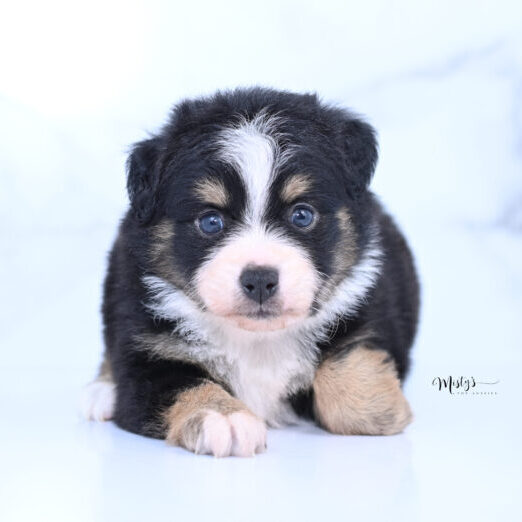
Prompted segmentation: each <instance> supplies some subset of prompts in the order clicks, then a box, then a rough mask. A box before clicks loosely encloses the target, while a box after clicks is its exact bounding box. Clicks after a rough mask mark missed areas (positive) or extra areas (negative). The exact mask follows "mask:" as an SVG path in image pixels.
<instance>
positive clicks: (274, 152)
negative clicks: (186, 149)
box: [219, 113, 282, 224]
mask: <svg viewBox="0 0 522 522" xmlns="http://www.w3.org/2000/svg"><path fill="white" fill-rule="evenodd" d="M276 123H277V119H276V118H275V117H272V118H269V117H267V116H266V115H264V114H262V113H261V114H259V115H258V116H256V117H255V118H254V119H253V120H251V121H243V122H241V123H240V124H239V125H237V126H236V127H230V128H229V129H226V130H224V131H222V132H221V135H220V139H219V145H220V148H221V150H220V156H221V159H222V160H223V161H225V162H226V163H229V164H230V165H232V166H233V167H234V168H235V169H236V171H237V172H238V174H239V175H240V176H241V179H242V181H243V183H244V186H245V189H246V192H247V204H246V209H245V215H244V218H245V221H246V223H249V224H259V223H260V222H261V219H262V216H263V213H264V211H265V208H266V204H267V200H268V192H269V189H270V184H271V182H272V179H273V175H274V170H275V168H276V167H277V166H278V164H279V163H280V162H281V161H280V160H281V158H282V157H281V155H280V151H279V148H278V146H277V142H276V141H275V139H274V138H273V137H272V136H271V135H270V132H272V133H273V132H274V127H275V124H276Z"/></svg>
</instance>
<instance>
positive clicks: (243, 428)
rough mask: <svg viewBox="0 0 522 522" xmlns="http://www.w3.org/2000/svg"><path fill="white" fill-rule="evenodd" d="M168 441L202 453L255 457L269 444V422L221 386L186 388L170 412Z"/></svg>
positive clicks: (167, 417) (210, 385) (208, 385)
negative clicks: (267, 425) (267, 428)
mask: <svg viewBox="0 0 522 522" xmlns="http://www.w3.org/2000/svg"><path fill="white" fill-rule="evenodd" d="M166 423H167V437H166V438H167V442H169V443H170V444H174V445H178V446H183V447H184V448H187V449H188V450H190V451H193V452H194V453H198V454H206V455H214V456H216V457H228V456H232V455H234V456H237V457H253V456H254V455H255V454H256V453H261V452H263V451H264V450H265V448H266V425H265V423H264V421H263V420H261V419H260V418H258V417H256V416H255V415H254V414H253V413H252V412H250V411H249V410H248V409H247V408H246V406H244V404H243V403H241V401H239V400H237V399H235V398H234V397H232V396H231V395H229V394H228V393H227V392H226V391H225V390H223V389H222V388H221V387H220V386H218V385H217V384H213V383H206V384H203V385H201V386H198V387H196V388H193V389H191V390H187V391H186V392H183V393H182V394H181V395H180V396H179V397H178V399H177V401H176V403H175V404H174V405H173V406H172V407H171V408H170V409H169V410H168V412H167V415H166Z"/></svg>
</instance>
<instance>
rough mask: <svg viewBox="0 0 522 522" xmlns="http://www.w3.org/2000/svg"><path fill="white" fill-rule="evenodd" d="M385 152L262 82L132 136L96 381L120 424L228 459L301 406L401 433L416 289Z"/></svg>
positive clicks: (360, 426)
mask: <svg viewBox="0 0 522 522" xmlns="http://www.w3.org/2000/svg"><path fill="white" fill-rule="evenodd" d="M376 159H377V154H376V144H375V139H374V135H373V131H372V129H371V128H370V127H369V126H368V125H367V124H365V123H364V122H362V121H361V120H359V119H358V118H356V117H354V116H353V115H351V114H350V113H347V112H346V111H343V110H340V109H336V108H331V107H328V106H325V105H323V104H321V103H320V102H319V101H318V100H317V98H316V97H315V96H307V95H295V94H290V93H280V92H276V91H270V90H262V89H251V90H238V91H234V92H232V93H225V94H218V95H216V96H214V97H213V98H209V99H202V100H196V101H191V102H184V103H182V104H181V105H179V106H178V107H176V109H175V110H174V112H173V115H172V117H171V119H170V121H169V123H168V125H167V126H166V127H165V128H164V129H163V130H162V132H161V133H159V134H158V135H157V136H155V137H153V138H151V139H149V140H147V141H145V142H142V143H140V144H138V145H137V146H136V147H135V149H134V151H133V154H132V155H131V158H130V160H129V180H128V188H129V194H130V199H131V208H130V210H129V212H128V214H127V215H126V216H125V218H124V220H123V222H122V224H121V227H120V231H119V235H118V238H117V240H116V242H115V245H114V247H113V249H112V252H111V255H110V261H109V271H108V275H107V279H106V283H105V299H104V306H103V315H104V323H105V341H106V356H105V357H106V363H105V367H104V368H105V369H104V371H103V372H102V375H101V376H100V379H98V382H97V383H96V386H97V387H98V388H99V386H100V381H101V382H102V383H106V385H107V386H112V387H113V388H112V390H114V385H115V391H114V392H113V395H114V399H115V404H114V407H113V408H111V406H112V404H108V405H107V404H105V410H107V411H109V412H110V410H111V409H112V410H113V411H112V412H110V413H112V417H113V418H114V420H115V421H116V423H117V424H118V425H120V426H121V427H123V428H125V429H128V430H130V431H133V432H136V433H142V434H145V435H149V436H154V437H166V438H167V439H168V440H170V441H171V442H172V443H175V444H180V445H183V446H185V447H187V448H188V449H191V450H194V451H197V452H205V453H214V454H219V455H228V454H237V455H245V454H251V453H254V452H256V451H260V450H261V449H262V448H263V447H264V438H265V432H264V422H267V423H268V424H270V425H274V426H277V425H280V424H284V423H288V422H293V421H295V420H297V419H298V418H299V417H301V416H302V417H309V418H312V419H315V420H316V421H318V422H319V423H320V424H321V425H322V426H323V427H325V428H327V429H329V430H331V431H334V432H338V433H368V434H387V433H396V432H398V431H401V430H402V429H403V428H404V426H405V425H406V424H407V423H408V422H409V419H410V412H409V408H408V405H407V403H406V401H405V399H404V397H403V396H402V392H401V390H400V381H401V380H402V379H403V378H404V376H405V375H406V372H407V370H408V361H409V355H408V353H409V349H410V346H411V344H412V341H413V337H414V334H415V328H416V321H417V309H418V287H417V280H416V276H415V271H414V267H413V263H412V258H411V255H410V253H409V250H408V248H407V245H406V243H405V241H404V239H403V237H402V236H401V234H400V232H399V231H398V230H397V228H396V226H395V225H394V224H393V222H392V220H391V219H390V217H389V216H388V215H386V213H385V212H384V211H383V210H382V207H381V206H380V204H379V203H378V201H377V200H376V199H375V197H374V196H373V195H372V194H371V193H370V192H369V191H368V190H367V185H368V183H369V181H370V178H371V175H372V173H373V170H374V166H375V163H376ZM99 396H100V393H99V390H98V397H99ZM104 397H105V398H104V399H103V400H104V401H105V403H107V402H109V403H110V400H111V397H112V396H111V394H110V393H106V394H105V396H104ZM96 402H98V403H99V402H100V401H99V400H98V401H94V402H92V403H91V404H90V405H88V406H89V407H90V415H91V416H96V415H94V414H93V413H92V412H93V411H94V408H95V407H96V408H97V410H96V411H102V410H103V408H100V405H99V404H95V403H96ZM88 413H89V412H88ZM98 416H99V415H98ZM110 416H111V415H110V414H104V415H103V417H110Z"/></svg>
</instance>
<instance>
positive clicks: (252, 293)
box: [239, 266, 279, 304]
mask: <svg viewBox="0 0 522 522" xmlns="http://www.w3.org/2000/svg"><path fill="white" fill-rule="evenodd" d="M239 282H240V283H241V288H242V289H243V292H244V294H245V295H246V296H247V297H249V298H250V299H252V300H253V301H255V302H256V303H259V304H263V303H264V302H265V301H266V300H267V299H269V298H270V297H272V296H273V295H274V294H275V293H276V292H277V284H278V283H279V274H278V272H277V270H275V269H273V268H270V267H264V266H256V267H250V268H245V269H244V270H243V272H242V273H241V275H240V276H239Z"/></svg>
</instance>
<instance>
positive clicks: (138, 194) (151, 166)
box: [127, 138, 159, 225]
mask: <svg viewBox="0 0 522 522" xmlns="http://www.w3.org/2000/svg"><path fill="white" fill-rule="evenodd" d="M158 143H159V139H158V138H151V139H148V140H144V141H140V142H139V143H137V144H136V145H134V147H133V149H132V152H131V154H130V156H129V159H128V160H127V192H128V193H129V199H130V204H131V210H132V213H133V215H134V217H135V219H136V220H137V221H138V223H139V224H140V225H146V224H147V223H148V222H149V221H150V220H151V219H152V217H153V215H154V211H155V208H156V191H157V188H158V185H159V168H158V161H157V157H158Z"/></svg>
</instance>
